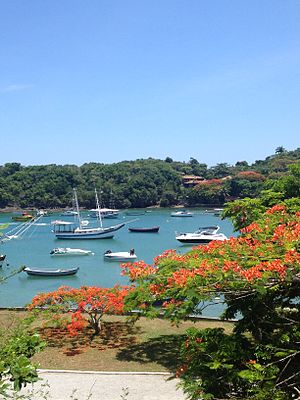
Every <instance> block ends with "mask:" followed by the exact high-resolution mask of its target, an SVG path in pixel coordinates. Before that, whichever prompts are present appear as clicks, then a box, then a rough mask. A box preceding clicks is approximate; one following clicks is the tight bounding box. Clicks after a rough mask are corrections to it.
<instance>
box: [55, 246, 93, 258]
mask: <svg viewBox="0 0 300 400" xmlns="http://www.w3.org/2000/svg"><path fill="white" fill-rule="evenodd" d="M93 254H94V253H92V251H91V250H83V249H71V248H70V247H57V248H55V249H53V250H51V251H50V255H51V256H88V255H93Z"/></svg>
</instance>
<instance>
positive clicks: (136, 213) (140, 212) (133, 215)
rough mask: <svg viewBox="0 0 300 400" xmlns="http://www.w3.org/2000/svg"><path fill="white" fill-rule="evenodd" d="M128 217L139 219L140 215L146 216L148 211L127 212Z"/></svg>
mask: <svg viewBox="0 0 300 400" xmlns="http://www.w3.org/2000/svg"><path fill="white" fill-rule="evenodd" d="M125 214H126V215H130V216H131V217H137V216H139V215H145V214H146V211H126V213H125Z"/></svg>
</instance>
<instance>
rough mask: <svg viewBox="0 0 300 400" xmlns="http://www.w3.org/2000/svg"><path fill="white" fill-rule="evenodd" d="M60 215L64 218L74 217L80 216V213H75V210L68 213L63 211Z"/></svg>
mask: <svg viewBox="0 0 300 400" xmlns="http://www.w3.org/2000/svg"><path fill="white" fill-rule="evenodd" d="M60 215H61V216H63V217H74V216H76V215H78V212H77V211H74V210H66V211H63V212H62V213H60Z"/></svg>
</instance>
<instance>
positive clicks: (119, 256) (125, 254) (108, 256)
mask: <svg viewBox="0 0 300 400" xmlns="http://www.w3.org/2000/svg"><path fill="white" fill-rule="evenodd" d="M136 258H137V256H136V254H135V251H134V249H131V250H130V251H118V252H112V251H111V250H107V251H106V252H105V253H104V259H105V260H111V261H132V260H135V259H136Z"/></svg>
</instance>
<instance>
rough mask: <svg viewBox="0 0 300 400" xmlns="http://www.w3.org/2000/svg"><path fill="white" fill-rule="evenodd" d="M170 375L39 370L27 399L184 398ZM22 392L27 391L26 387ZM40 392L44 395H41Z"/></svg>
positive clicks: (177, 381) (178, 399)
mask: <svg viewBox="0 0 300 400" xmlns="http://www.w3.org/2000/svg"><path fill="white" fill-rule="evenodd" d="M171 376H172V375H170V374H168V373H138V372H137V373H134V372H132V373H130V372H93V371H52V370H39V377H40V378H42V381H40V382H39V383H36V384H34V390H33V393H31V395H30V399H31V400H42V399H44V398H46V399H47V400H48V399H49V400H96V399H97V400H184V399H185V398H186V397H185V396H184V394H183V391H182V390H181V389H178V388H177V387H176V385H177V384H178V383H179V379H170V378H171ZM45 383H46V385H45ZM48 385H49V386H48ZM39 388H41V392H40V393H38V392H37V391H38V390H39ZM47 392H48V394H47ZM22 393H24V394H25V393H28V389H26V390H23V391H22ZM43 393H44V394H47V395H46V396H45V397H44V395H43Z"/></svg>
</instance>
